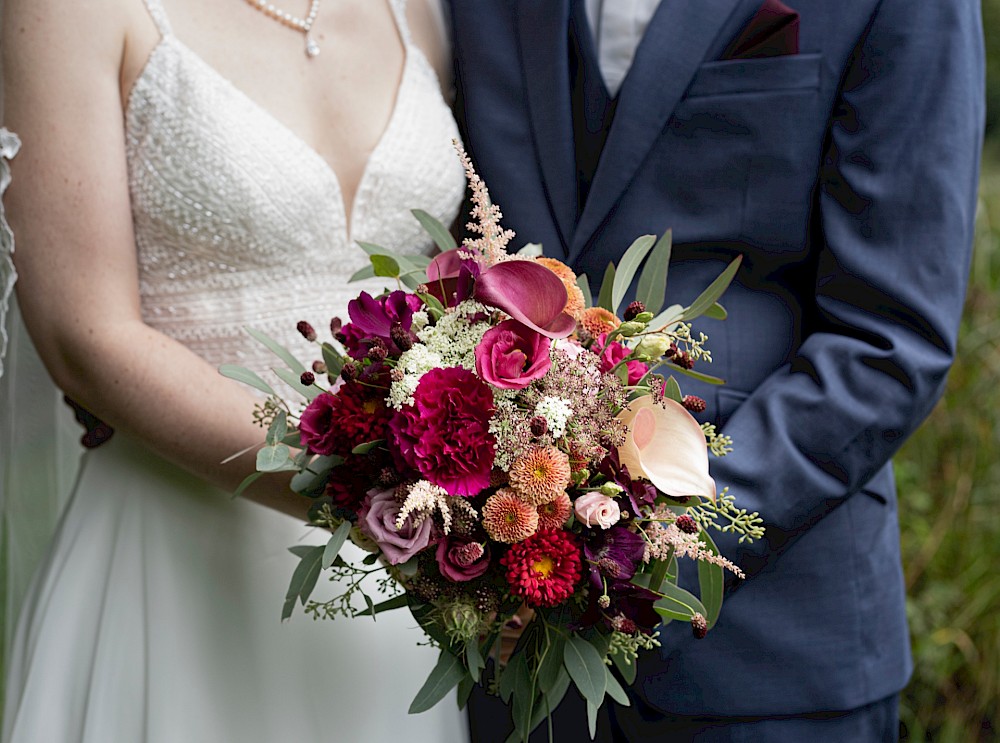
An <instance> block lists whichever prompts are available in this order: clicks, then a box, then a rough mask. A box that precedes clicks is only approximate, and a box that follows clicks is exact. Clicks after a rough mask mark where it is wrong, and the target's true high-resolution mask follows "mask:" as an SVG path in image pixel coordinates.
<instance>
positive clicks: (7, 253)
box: [0, 129, 21, 377]
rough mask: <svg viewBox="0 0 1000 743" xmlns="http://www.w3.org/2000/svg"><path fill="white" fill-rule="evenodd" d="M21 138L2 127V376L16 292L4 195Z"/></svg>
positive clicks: (0, 326)
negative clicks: (8, 327)
mask: <svg viewBox="0 0 1000 743" xmlns="http://www.w3.org/2000/svg"><path fill="white" fill-rule="evenodd" d="M20 147H21V140H19V139H18V138H17V135H16V134H14V133H13V132H11V131H8V130H7V129H0V377H2V376H3V360H4V356H5V355H6V353H7V313H8V311H9V310H10V299H11V296H12V295H13V293H14V281H15V280H16V279H17V271H15V270H14V235H13V234H12V233H11V231H10V227H8V226H7V220H6V218H5V217H4V212H3V200H2V199H3V195H4V192H5V191H6V190H7V186H9V185H10V163H9V160H10V159H11V158H13V157H14V155H16V154H17V151H18V149H20Z"/></svg>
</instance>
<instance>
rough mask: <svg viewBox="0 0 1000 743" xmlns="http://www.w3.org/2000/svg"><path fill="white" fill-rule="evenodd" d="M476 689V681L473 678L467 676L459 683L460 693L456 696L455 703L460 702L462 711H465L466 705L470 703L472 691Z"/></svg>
mask: <svg viewBox="0 0 1000 743" xmlns="http://www.w3.org/2000/svg"><path fill="white" fill-rule="evenodd" d="M475 687H476V679H474V678H472V677H471V676H466V677H465V678H463V679H462V680H461V681H459V682H458V693H457V694H456V695H455V701H456V702H458V708H459V709H460V710H463V709H465V705H467V704H468V703H469V697H470V696H472V690H473V689H474V688H475Z"/></svg>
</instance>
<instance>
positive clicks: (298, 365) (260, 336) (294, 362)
mask: <svg viewBox="0 0 1000 743" xmlns="http://www.w3.org/2000/svg"><path fill="white" fill-rule="evenodd" d="M246 331H247V332H248V333H249V334H250V335H252V336H253V337H254V338H255V339H256V340H257V341H259V342H260V343H263V344H264V345H265V346H266V347H267V348H268V350H269V351H271V353H273V354H274V355H275V356H277V357H278V358H279V359H281V360H282V361H284V362H285V363H286V364H287V365H288V368H289V369H291V370H292V371H293V372H295V376H296V377H298V376H299V375H300V374H302V372H304V371H305V370H306V368H305V367H304V366H302V362H301V361H299V360H298V359H297V358H295V357H294V356H293V355H292V352H291V351H289V350H288V349H287V348H285V347H284V346H282V345H281V344H280V343H278V342H277V341H276V340H274V339H273V338H271V337H270V336H269V335H267V334H266V333H262V332H261V331H259V330H257V329H255V328H251V327H247V328H246Z"/></svg>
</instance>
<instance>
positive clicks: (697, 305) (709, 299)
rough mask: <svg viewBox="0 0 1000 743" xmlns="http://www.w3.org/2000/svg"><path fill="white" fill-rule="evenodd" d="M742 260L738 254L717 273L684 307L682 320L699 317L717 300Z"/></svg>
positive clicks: (726, 287)
mask: <svg viewBox="0 0 1000 743" xmlns="http://www.w3.org/2000/svg"><path fill="white" fill-rule="evenodd" d="M742 262H743V256H742V255H738V256H736V258H735V259H734V260H733V262H732V263H730V264H729V265H728V266H727V267H726V270H725V271H723V272H722V273H721V274H719V277H718V278H717V279H716V280H715V281H713V282H712V283H711V284H709V285H708V288H707V289H705V291H703V292H702V293H701V294H699V295H698V298H697V299H695V300H694V301H693V302H692V303H691V304H690V305H689V306H688V307H685V308H684V320H685V321H687V320H693V319H695V318H696V317H701V315H703V314H705V313H706V312H707V311H708V310H709V308H711V306H712V305H714V304H715V303H716V302H718V301H719V297H721V296H722V295H723V293H724V292H725V291H726V289H728V288H729V284H730V282H732V280H733V277H734V276H735V275H736V271H737V270H739V267H740V263H742Z"/></svg>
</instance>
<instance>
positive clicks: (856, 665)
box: [450, 0, 984, 717]
mask: <svg viewBox="0 0 1000 743" xmlns="http://www.w3.org/2000/svg"><path fill="white" fill-rule="evenodd" d="M788 2H790V3H791V4H792V5H793V6H794V8H795V10H797V11H798V12H799V13H800V36H799V47H800V52H799V53H798V54H790V55H784V56H776V57H768V58H761V59H752V60H741V59H724V60H721V61H720V56H721V55H723V53H724V50H726V48H727V47H728V46H729V44H730V43H731V41H732V40H733V38H734V37H736V36H737V35H738V34H739V33H740V30H741V29H742V28H744V27H745V26H746V25H747V23H748V20H749V19H750V18H751V17H752V16H753V15H754V13H755V12H756V10H757V9H758V8H759V7H760V4H761V0H670V1H669V2H663V3H662V4H661V5H660V7H659V9H658V11H657V13H656V15H655V16H654V18H653V20H652V22H651V24H650V26H649V29H648V31H647V33H646V36H645V38H644V39H643V41H642V44H641V46H640V47H639V49H638V52H637V55H636V58H635V61H634V63H633V66H632V69H631V71H630V72H629V74H628V76H627V78H626V79H625V82H624V84H623V87H622V90H621V92H620V94H619V97H618V100H617V102H616V109H615V111H614V115H613V120H612V123H611V126H610V129H609V131H608V132H607V137H606V141H605V142H604V145H603V152H602V154H601V157H600V162H599V165H597V168H596V172H595V173H594V174H593V178H592V181H591V182H590V183H589V184H588V185H589V193H588V195H587V198H586V202H585V204H584V205H583V206H582V208H581V207H580V206H579V204H578V177H577V169H576V166H575V163H574V144H573V132H574V124H573V114H572V106H571V103H570V98H571V91H570V87H571V83H570V77H571V76H570V71H569V62H568V60H569V58H570V56H571V55H570V53H569V49H568V44H569V42H568V38H569V34H568V33H567V26H568V18H569V14H570V2H569V0H452V2H451V7H450V12H451V17H452V28H453V36H454V38H453V43H454V48H455V54H456V65H457V72H458V96H459V100H458V114H459V116H460V118H461V119H462V122H461V123H462V126H463V132H464V136H465V141H466V145H467V148H468V150H469V152H470V153H471V155H472V157H473V160H474V161H475V163H476V165H477V167H478V169H479V172H480V174H481V175H482V176H483V177H484V178H485V180H486V182H487V184H488V186H489V188H490V191H491V194H492V196H493V198H494V200H495V201H496V203H498V204H499V205H500V207H501V208H502V210H503V213H504V216H505V224H506V226H508V227H510V228H512V229H514V230H515V231H516V232H517V233H518V235H519V239H521V240H524V241H531V242H541V243H542V244H543V246H544V249H545V252H546V253H547V254H548V255H551V256H553V257H556V258H560V259H563V260H565V261H566V262H567V263H568V264H569V265H571V266H572V267H573V268H574V269H575V270H577V271H578V272H580V273H586V274H587V275H588V276H589V277H590V280H591V283H592V285H594V286H595V290H596V284H597V283H598V282H599V281H600V278H601V276H602V275H603V272H604V269H605V266H606V265H607V263H608V262H609V261H617V260H618V259H619V258H620V257H621V254H622V253H623V252H624V250H625V249H626V248H627V247H628V245H629V244H630V243H631V241H632V240H633V239H634V238H635V237H636V236H638V235H642V234H648V233H662V232H663V231H664V230H665V229H667V228H672V229H673V234H674V245H675V247H674V253H673V262H672V267H671V273H670V281H669V287H668V292H667V294H668V296H667V299H668V302H669V303H675V302H676V303H682V304H684V303H687V302H689V301H690V300H691V299H692V298H693V296H694V294H695V293H696V292H697V291H699V290H701V289H703V288H704V287H705V286H707V284H708V283H709V282H710V281H711V280H712V279H713V278H714V277H715V276H716V275H717V274H718V273H719V272H720V271H721V270H722V268H723V267H724V266H725V265H726V264H727V263H728V262H729V261H731V260H732V259H733V257H734V256H736V255H739V254H742V255H743V257H744V260H743V265H742V267H741V269H740V271H739V273H738V274H737V277H736V280H735V282H734V284H733V285H732V287H731V288H730V289H729V290H728V292H727V294H726V295H725V297H724V298H723V304H725V306H726V308H727V309H728V310H729V315H730V316H729V319H728V320H726V321H724V322H718V321H711V320H707V321H704V322H702V323H701V324H700V329H702V330H704V331H705V332H706V333H707V334H708V335H709V337H710V340H709V347H710V348H711V349H712V350H713V353H714V356H715V359H716V361H715V363H714V364H712V366H711V367H710V368H706V369H705V370H706V371H709V372H711V373H714V374H716V375H718V376H721V377H723V378H725V379H726V381H727V385H726V386H725V387H721V388H715V387H709V386H706V385H700V384H696V383H693V382H691V381H690V380H686V379H683V378H682V379H681V380H680V381H681V382H682V386H683V387H684V389H685V392H687V393H693V394H697V395H700V396H702V397H704V398H706V400H707V401H708V403H709V408H708V411H707V413H706V416H707V418H706V419H707V420H713V421H714V422H716V423H718V424H720V425H722V426H724V431H725V432H726V433H727V434H729V435H731V436H732V437H733V439H734V440H735V452H734V453H733V454H731V455H729V456H727V457H725V458H722V459H713V462H712V474H713V476H714V477H715V478H716V482H717V483H718V485H719V486H720V488H721V487H724V486H729V487H730V488H731V491H732V492H733V493H734V494H735V495H736V496H737V498H738V502H739V503H740V504H742V505H743V506H744V507H746V508H748V509H749V510H756V511H759V512H760V513H761V514H762V516H763V517H764V519H765V521H766V524H767V536H766V538H765V539H763V540H761V541H759V542H757V543H755V544H754V545H752V546H750V547H747V546H746V545H742V546H739V545H737V544H736V542H735V540H733V539H727V538H724V537H720V538H719V541H720V547H722V548H723V551H724V552H725V553H726V554H728V555H729V557H731V558H732V559H733V560H734V561H735V562H736V563H737V564H739V565H741V566H742V567H743V569H744V570H745V571H746V572H747V574H748V578H747V580H746V581H745V582H743V583H742V584H741V585H739V586H730V587H729V588H730V590H729V595H728V596H727V599H726V602H725V605H724V606H723V610H722V615H721V617H720V619H719V622H718V624H717V626H716V627H715V628H713V629H712V631H711V632H710V633H709V635H708V637H707V638H706V639H704V640H701V641H697V640H694V639H693V638H692V636H691V631H690V628H689V627H687V626H681V624H680V623H678V622H674V623H673V624H671V625H669V626H667V627H666V628H665V629H664V631H663V637H662V641H663V648H662V651H661V653H660V655H659V657H653V656H652V655H651V654H650V655H647V657H645V658H643V659H642V660H641V661H640V665H639V680H638V681H637V685H636V690H635V691H636V694H638V695H639V696H640V697H641V698H642V699H643V700H644V702H645V703H648V705H649V707H650V709H653V710H656V711H662V712H664V713H674V714H682V715H724V716H765V717H766V716H778V715H796V714H806V713H812V712H816V711H821V710H848V709H853V708H857V707H862V706H864V705H866V704H868V703H871V702H873V701H875V700H879V699H882V698H884V697H886V696H889V695H892V694H894V693H896V692H898V691H899V690H900V689H902V688H903V687H904V686H905V684H906V682H907V679H908V676H909V674H910V671H911V666H912V664H911V659H910V654H909V639H908V633H907V626H906V617H905V611H904V585H903V579H902V570H901V566H900V553H899V529H898V525H897V518H896V514H897V500H896V493H895V488H894V484H893V477H892V469H891V464H890V461H889V460H890V457H891V456H892V455H893V453H894V452H895V451H896V450H897V449H898V448H899V446H900V445H901V444H902V442H903V440H904V439H905V438H906V437H907V436H908V435H909V434H910V433H911V432H912V431H914V429H915V428H916V427H917V426H918V425H919V424H920V422H921V421H922V420H923V419H924V418H925V417H926V416H927V414H928V413H929V412H930V410H931V408H932V406H933V405H934V403H935V401H936V400H937V399H938V397H939V395H940V394H941V392H942V389H943V387H944V382H945V376H946V374H947V371H948V368H949V366H950V364H951V363H952V360H953V357H954V352H955V341H956V334H957V327H958V322H959V317H960V313H961V309H962V302H963V298H964V294H965V282H966V277H967V273H968V265H969V258H970V251H971V244H972V230H973V220H974V211H975V204H976V189H977V180H978V161H979V153H980V147H981V138H982V125H983V118H984V104H983V49H982V29H981V19H980V11H979V0H949V1H948V2H928V1H927V0H852V1H851V2H827V1H824V0H788ZM609 118H610V117H609ZM696 329H697V328H696ZM904 503H905V494H904Z"/></svg>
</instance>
